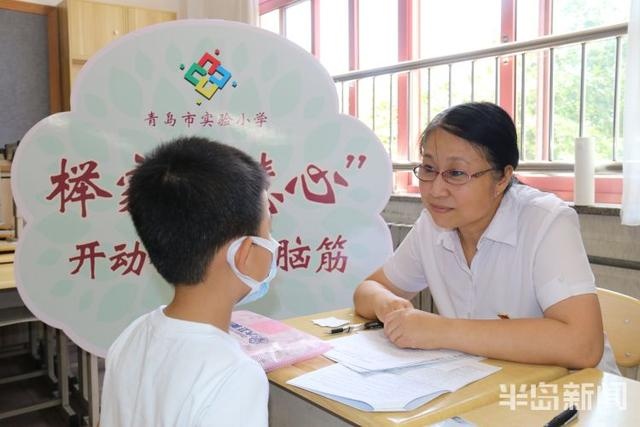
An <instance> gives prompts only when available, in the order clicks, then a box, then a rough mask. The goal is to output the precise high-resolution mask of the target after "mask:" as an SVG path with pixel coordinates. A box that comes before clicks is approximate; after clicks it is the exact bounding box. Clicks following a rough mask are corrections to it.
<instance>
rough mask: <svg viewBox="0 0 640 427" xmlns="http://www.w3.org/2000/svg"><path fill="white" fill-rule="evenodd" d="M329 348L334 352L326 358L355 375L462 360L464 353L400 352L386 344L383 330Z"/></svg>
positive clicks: (337, 340)
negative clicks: (354, 371) (355, 372)
mask: <svg viewBox="0 0 640 427" xmlns="http://www.w3.org/2000/svg"><path fill="white" fill-rule="evenodd" d="M331 345H332V346H333V349H332V350H330V351H328V352H327V353H325V356H326V357H328V358H329V359H331V360H334V361H336V362H339V363H342V364H344V365H348V366H349V367H351V368H352V369H354V370H356V371H358V372H365V371H383V370H387V369H394V368H403V367H407V366H415V365H422V364H426V363H433V362H440V361H444V360H450V359H454V358H457V357H461V356H465V353H461V352H459V351H454V350H417V349H407V348H399V347H396V346H395V344H393V343H392V342H391V341H389V339H388V338H387V337H386V336H385V335H384V332H383V331H382V330H379V331H370V332H360V333H357V334H353V335H349V336H346V337H343V338H337V339H334V340H331Z"/></svg>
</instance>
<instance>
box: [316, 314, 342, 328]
mask: <svg viewBox="0 0 640 427" xmlns="http://www.w3.org/2000/svg"><path fill="white" fill-rule="evenodd" d="M312 322H313V323H315V324H316V325H318V326H325V327H329V328H337V327H338V326H342V325H346V324H347V323H349V321H348V320H345V319H339V318H337V317H333V316H331V317H323V318H322V319H313V320H312Z"/></svg>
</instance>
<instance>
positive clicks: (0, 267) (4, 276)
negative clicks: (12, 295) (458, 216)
mask: <svg viewBox="0 0 640 427" xmlns="http://www.w3.org/2000/svg"><path fill="white" fill-rule="evenodd" d="M15 287H16V281H15V278H14V276H13V263H10V264H0V290H3V289H14V288H15Z"/></svg>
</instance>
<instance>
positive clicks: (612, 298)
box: [598, 288, 640, 379]
mask: <svg viewBox="0 0 640 427" xmlns="http://www.w3.org/2000/svg"><path fill="white" fill-rule="evenodd" d="M598 299H599V300H600V308H601V310H602V322H603V324H604V330H605V332H606V333H607V337H608V338H609V342H610V343H611V347H612V348H613V353H614V354H615V357H616V363H617V364H618V366H620V367H622V368H630V369H631V370H633V371H634V372H633V373H632V376H633V378H634V379H635V378H637V374H638V365H640V300H638V299H636V298H633V297H631V296H629V295H624V294H621V293H619V292H614V291H611V290H609V289H602V288H598Z"/></svg>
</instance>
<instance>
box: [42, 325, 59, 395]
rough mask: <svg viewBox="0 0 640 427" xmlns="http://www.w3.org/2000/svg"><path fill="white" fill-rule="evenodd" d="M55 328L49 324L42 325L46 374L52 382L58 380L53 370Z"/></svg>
mask: <svg viewBox="0 0 640 427" xmlns="http://www.w3.org/2000/svg"><path fill="white" fill-rule="evenodd" d="M55 332H56V331H55V329H53V328H52V327H51V326H49V325H44V341H45V344H44V352H45V360H46V364H47V375H48V377H49V380H50V381H51V383H52V384H55V383H57V382H58V378H57V377H56V372H55V364H54V359H55V343H56V337H55Z"/></svg>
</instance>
